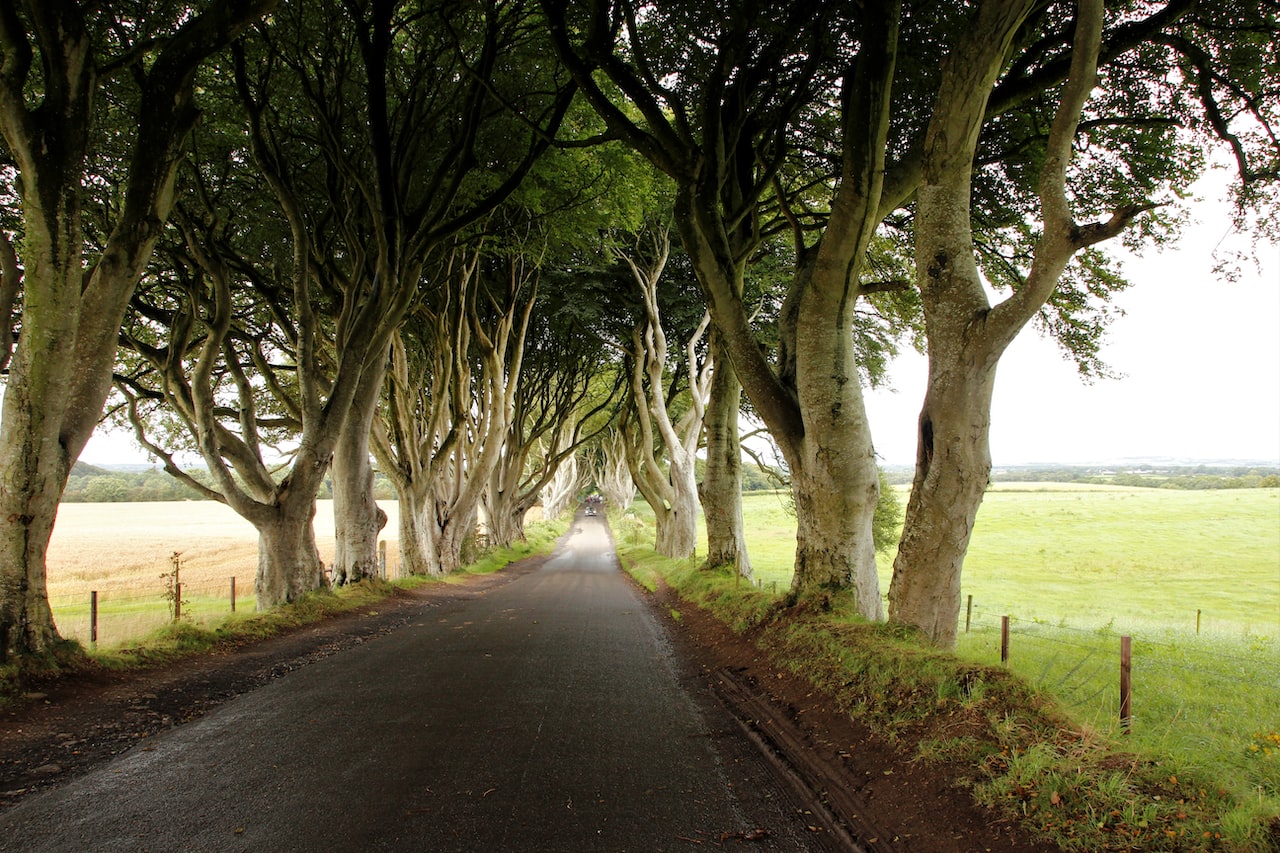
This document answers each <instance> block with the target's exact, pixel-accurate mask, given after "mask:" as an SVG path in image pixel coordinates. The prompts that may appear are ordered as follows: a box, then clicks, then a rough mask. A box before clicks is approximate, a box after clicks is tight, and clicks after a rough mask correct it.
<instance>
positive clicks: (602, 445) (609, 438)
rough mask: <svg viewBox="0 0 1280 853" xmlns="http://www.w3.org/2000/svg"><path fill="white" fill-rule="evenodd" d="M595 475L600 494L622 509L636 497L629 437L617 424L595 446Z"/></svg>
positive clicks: (593, 457) (593, 466)
mask: <svg viewBox="0 0 1280 853" xmlns="http://www.w3.org/2000/svg"><path fill="white" fill-rule="evenodd" d="M590 458H591V476H592V478H593V479H594V480H595V482H596V486H597V487H598V488H599V489H600V494H601V495H603V496H604V499H605V501H607V502H608V504H609V505H610V506H613V507H617V509H618V512H626V511H627V510H628V509H630V508H631V504H632V502H633V501H634V500H635V494H636V484H635V481H633V480H632V479H631V469H630V467H629V466H628V465H627V445H626V438H625V437H624V436H623V434H622V430H621V429H619V428H618V427H617V426H616V425H615V426H613V427H611V428H610V429H609V430H608V431H607V432H605V433H604V434H603V435H602V436H601V437H600V439H599V440H598V441H597V442H596V444H595V446H594V447H593V448H592V449H591V457H590Z"/></svg>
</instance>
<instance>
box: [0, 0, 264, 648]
mask: <svg viewBox="0 0 1280 853" xmlns="http://www.w3.org/2000/svg"><path fill="white" fill-rule="evenodd" d="M274 5H275V3H274V2H273V0H228V2H223V3H213V4H196V6H195V7H193V6H192V4H189V3H183V4H161V5H160V6H159V7H154V6H151V5H148V6H146V7H140V8H136V9H133V8H122V7H121V5H120V4H113V5H103V4H96V3H79V2H44V0H38V2H20V3H5V4H3V5H2V6H0V51H2V55H0V133H2V134H3V137H4V144H5V147H6V149H7V156H8V158H11V159H10V163H11V168H12V170H13V171H12V172H10V173H9V178H10V180H9V184H10V185H9V187H8V190H9V191H10V192H11V193H12V194H13V196H14V197H16V198H17V200H18V202H19V204H20V205H21V209H22V223H21V228H22V231H21V234H20V236H19V239H18V241H17V243H16V251H13V250H12V248H13V247H12V246H11V241H10V240H9V239H8V238H7V237H6V238H5V239H4V240H0V244H2V246H0V249H2V250H0V255H2V256H3V257H4V259H5V263H4V264H3V267H2V269H3V277H4V282H3V286H2V287H0V296H2V297H3V299H4V303H3V305H2V306H0V308H2V309H3V311H4V314H5V317H6V318H7V317H8V316H9V315H10V314H11V313H12V311H13V308H14V306H15V302H17V303H18V304H20V308H19V309H18V313H19V314H20V318H19V327H20V332H19V333H18V335H17V337H16V342H15V341H14V340H13V337H12V335H11V334H10V335H7V342H8V343H10V344H11V345H14V346H16V349H14V351H13V353H12V357H10V356H9V353H8V352H6V353H5V360H6V361H7V363H8V377H7V379H6V382H5V394H4V404H3V405H4V407H3V423H2V424H0V516H2V517H3V518H4V519H5V521H4V526H3V528H2V530H3V533H2V534H0V661H3V660H6V659H8V658H9V657H10V656H13V655H26V654H31V653H39V652H41V651H43V650H45V649H46V648H48V646H49V644H50V643H51V642H53V641H54V640H55V639H56V638H57V630H56V628H55V627H54V624H53V618H52V614H51V612H50V610H49V604H48V597H47V592H46V579H45V554H46V551H47V549H48V543H49V536H50V534H51V533H52V530H53V522H54V516H55V514H56V512H57V506H58V500H59V497H60V495H61V494H62V491H63V489H64V488H65V487H66V482H67V477H68V475H69V472H70V470H71V466H72V465H73V464H74V463H75V461H76V458H77V457H78V456H79V454H80V451H81V450H82V449H83V448H84V445H85V443H86V442H87V441H88V440H89V437H90V435H91V434H92V433H93V429H94V427H95V426H96V425H97V423H98V419H99V418H100V417H101V415H102V407H103V404H104V402H105V400H106V397H107V394H108V393H109V390H110V388H111V371H112V365H113V363H114V357H115V352H116V333H117V331H118V329H119V328H120V323H121V320H122V317H123V315H124V311H125V308H126V306H127V305H128V302H129V297H130V295H131V294H132V292H133V289H134V287H135V286H136V284H137V282H138V278H139V276H140V275H141V273H142V270H143V268H144V267H145V266H146V263H147V260H148V258H149V257H150V254H151V251H152V248H153V247H154V245H155V241H156V239H157V238H158V237H159V234H160V230H161V227H162V226H163V223H164V221H165V220H166V219H167V217H168V216H169V212H170V210H171V207H172V204H173V180H174V171H175V169H176V168H177V163H178V160H179V157H180V154H181V150H182V146H183V144H184V142H185V140H186V136H187V132H188V131H189V130H190V128H191V126H192V125H193V124H194V123H195V121H196V120H197V118H198V116H199V109H198V108H197V106H196V98H195V89H194V80H195V75H196V72H197V70H198V69H199V67H200V65H201V63H203V62H205V61H206V60H207V59H208V58H209V57H210V56H211V55H213V54H215V53H217V52H218V51H220V50H221V49H222V48H224V47H225V46H226V45H227V44H228V43H229V42H230V41H231V40H232V39H234V38H235V37H236V36H237V35H238V34H239V33H240V32H241V31H243V30H244V28H245V27H246V26H248V25H249V24H250V23H251V22H252V21H254V20H255V19H257V18H259V17H261V16H262V15H263V14H264V13H265V12H266V11H268V10H269V9H271V8H272V7H273V6H274ZM144 12H145V14H144ZM121 147H123V149H124V150H119V149H120V148H121ZM108 149H113V150H117V151H118V153H119V156H120V158H121V159H120V161H119V162H118V163H108V159H109V158H108V157H105V156H104V157H102V158H101V159H99V158H98V156H97V155H99V154H100V153H105V152H106V151H107V150H108ZM112 167H115V168H117V169H118V171H116V172H114V173H113V174H109V175H107V174H101V173H99V172H98V171H97V170H100V169H106V168H112ZM103 190H105V191H106V193H107V194H108V195H109V196H110V198H104V197H98V196H97V193H99V192H101V191H103ZM117 191H118V195H117V194H116V192H117ZM86 204H101V205H102V206H103V208H104V209H109V210H110V211H111V213H110V216H111V221H110V224H109V230H108V231H106V232H104V233H102V234H100V235H97V236H96V237H95V238H90V235H89V233H88V232H87V230H86V227H85V225H86V223H85V220H84V208H85V206H86ZM99 240H100V242H99ZM19 279H20V283H19ZM6 325H7V323H6Z"/></svg>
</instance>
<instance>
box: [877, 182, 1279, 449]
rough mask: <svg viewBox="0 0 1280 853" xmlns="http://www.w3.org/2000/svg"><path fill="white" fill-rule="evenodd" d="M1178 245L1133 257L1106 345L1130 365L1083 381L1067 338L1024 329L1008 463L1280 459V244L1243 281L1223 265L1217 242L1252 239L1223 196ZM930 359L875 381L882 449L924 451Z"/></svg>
mask: <svg viewBox="0 0 1280 853" xmlns="http://www.w3.org/2000/svg"><path fill="white" fill-rule="evenodd" d="M1201 209H1202V210H1201V213H1202V215H1201V217H1200V218H1201V219H1202V220H1203V221H1202V223H1201V224H1200V225H1197V226H1195V227H1193V228H1191V229H1189V230H1188V235H1187V238H1186V239H1184V240H1183V241H1182V244H1181V245H1180V246H1178V247H1176V248H1166V249H1165V250H1164V251H1163V252H1160V253H1156V252H1154V251H1150V252H1148V253H1147V255H1146V256H1145V257H1143V258H1130V259H1127V260H1126V262H1125V270H1126V272H1127V274H1128V275H1129V277H1130V280H1131V281H1133V282H1134V285H1133V287H1131V288H1130V289H1129V290H1127V291H1125V292H1124V293H1121V294H1119V295H1118V296H1117V298H1116V304H1117V305H1118V306H1119V307H1121V308H1122V309H1124V311H1125V316H1123V317H1120V318H1118V319H1117V320H1116V321H1115V322H1114V323H1113V324H1112V326H1111V328H1110V331H1109V333H1108V335H1107V343H1106V345H1105V346H1104V347H1103V349H1102V357H1103V359H1104V360H1105V361H1106V362H1107V364H1108V365H1110V366H1111V368H1112V369H1113V370H1114V371H1115V372H1116V373H1118V374H1120V375H1121V377H1122V378H1119V379H1100V380H1096V381H1094V382H1093V384H1088V385H1086V384H1084V383H1083V382H1082V381H1081V380H1080V377H1079V374H1078V373H1077V371H1076V368H1075V365H1074V364H1073V363H1072V362H1069V361H1067V360H1065V359H1064V358H1063V357H1062V355H1061V351H1060V350H1059V348H1058V346H1057V344H1056V343H1054V342H1053V341H1051V340H1048V339H1046V338H1043V337H1041V336H1040V335H1039V334H1038V333H1037V331H1036V330H1035V329H1034V328H1028V329H1026V330H1025V331H1024V332H1023V333H1022V335H1020V336H1019V337H1018V339H1017V340H1016V341H1015V342H1014V343H1013V345H1012V346H1011V347H1010V349H1009V351H1008V352H1007V353H1006V354H1005V356H1004V358H1003V359H1001V361H1000V367H999V369H998V371H997V378H996V392H995V401H994V405H993V411H992V427H991V454H992V459H993V461H994V463H995V464H996V465H1016V464H1021V463H1031V462H1067V463H1090V462H1108V461H1113V460H1121V459H1129V458H1138V457H1174V458H1178V459H1203V460H1228V459H1230V460H1235V459H1245V460H1258V461H1265V462H1269V463H1270V464H1273V465H1275V464H1280V246H1276V245H1268V246H1264V247H1262V248H1261V249H1260V251H1259V254H1260V260H1261V264H1262V269H1261V270H1258V271H1255V270H1253V269H1252V268H1249V269H1246V270H1245V271H1244V273H1243V274H1242V275H1241V277H1240V279H1239V280H1238V281H1237V282H1225V281H1221V280H1220V279H1218V278H1216V277H1215V276H1214V274H1213V265H1214V251H1215V249H1218V250H1222V249H1226V248H1232V247H1234V248H1244V247H1246V246H1248V243H1247V241H1246V240H1244V239H1243V238H1242V237H1241V236H1240V235H1236V234H1232V233H1231V230H1230V227H1229V225H1228V224H1227V220H1226V216H1225V209H1226V208H1225V205H1221V204H1214V203H1213V202H1212V201H1206V202H1205V203H1204V204H1203V205H1201ZM925 377H926V363H925V360H924V358H923V357H921V356H916V355H915V354H914V353H908V356H907V357H904V358H902V359H900V360H899V362H898V363H897V365H896V366H895V368H894V370H893V383H892V384H893V387H894V391H874V392H870V393H869V394H868V400H867V408H868V414H869V416H870V418H871V423H872V429H873V434H874V436H875V442H876V451H877V453H878V454H879V455H880V457H881V459H882V460H883V461H884V462H886V463H889V464H898V463H902V464H910V463H912V462H913V461H914V459H915V423H916V417H917V415H918V414H919V410H920V401H921V400H922V399H923V394H924V386H925Z"/></svg>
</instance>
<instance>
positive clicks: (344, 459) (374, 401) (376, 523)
mask: <svg viewBox="0 0 1280 853" xmlns="http://www.w3.org/2000/svg"><path fill="white" fill-rule="evenodd" d="M384 373H385V363H384V362H375V363H371V364H369V365H368V366H367V367H366V368H365V371H364V374H363V375H362V376H361V378H360V388H359V390H358V391H357V392H356V399H355V400H354V401H353V402H352V405H351V411H350V412H348V413H347V418H346V420H345V421H344V422H343V426H342V432H341V433H340V434H339V435H338V443H337V445H336V446H335V447H334V452H333V464H332V466H331V467H330V472H331V474H332V475H333V524H334V535H335V538H336V542H335V546H334V558H333V583H334V584H335V585H337V586H341V585H342V584H345V583H357V582H358V581H361V580H364V579H365V578H370V577H377V576H378V571H379V561H378V533H379V532H380V531H381V530H382V528H383V527H385V526H386V524H387V514H386V513H385V512H383V511H382V510H381V509H379V508H378V504H377V503H376V502H375V501H374V498H373V465H372V464H371V462H370V451H369V432H370V430H371V429H372V427H373V419H374V417H375V415H376V412H377V405H378V396H379V393H380V392H381V390H382V378H383V374H384Z"/></svg>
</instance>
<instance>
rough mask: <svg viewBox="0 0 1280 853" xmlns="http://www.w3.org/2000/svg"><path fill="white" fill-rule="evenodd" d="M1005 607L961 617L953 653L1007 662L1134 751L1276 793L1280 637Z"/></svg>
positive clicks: (1191, 620)
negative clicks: (1121, 626)
mask: <svg viewBox="0 0 1280 853" xmlns="http://www.w3.org/2000/svg"><path fill="white" fill-rule="evenodd" d="M1000 610H1003V608H999V607H995V608H982V607H978V608H975V607H974V606H973V604H972V602H971V601H970V602H968V603H967V606H966V609H965V612H964V613H962V614H961V620H962V624H961V631H962V633H961V636H960V641H959V644H958V652H959V654H960V655H961V656H962V657H965V658H968V659H972V660H977V661H979V662H982V663H989V664H993V665H1004V666H1007V667H1008V668H1009V669H1010V670H1011V671H1013V672H1016V673H1018V674H1019V675H1021V676H1022V677H1023V678H1025V679H1026V680H1027V681H1029V682H1031V683H1032V684H1034V685H1035V686H1037V687H1038V688H1040V689H1042V690H1045V691H1047V692H1049V693H1051V694H1053V695H1054V696H1055V697H1056V698H1057V699H1058V700H1059V701H1060V702H1061V703H1062V704H1063V705H1065V706H1066V707H1067V708H1068V709H1070V711H1071V712H1072V715H1073V716H1074V717H1075V718H1076V719H1077V721H1079V722H1081V723H1083V724H1085V725H1087V726H1089V727H1090V728H1092V729H1094V730H1097V731H1101V732H1104V733H1109V734H1116V735H1121V736H1123V737H1124V738H1125V739H1127V740H1130V741H1131V742H1132V744H1133V745H1134V746H1135V747H1136V748H1141V749H1143V750H1144V751H1150V752H1153V753H1155V754H1170V755H1178V756H1180V757H1181V758H1182V759H1184V760H1185V761H1187V762H1189V763H1190V764H1191V765H1193V766H1213V767H1215V768H1216V772H1217V773H1218V774H1219V775H1221V774H1222V773H1223V772H1226V773H1227V774H1229V775H1231V776H1233V777H1236V778H1238V779H1239V780H1240V781H1241V782H1242V783H1244V784H1245V785H1246V786H1247V787H1249V788H1256V789H1257V791H1258V794H1259V796H1270V797H1276V796H1280V713H1278V712H1277V710H1276V709H1277V707H1280V665H1278V664H1280V642H1278V641H1277V639H1276V638H1274V637H1271V638H1268V637H1259V636H1253V635H1250V634H1248V633H1243V632H1242V633H1241V634H1240V635H1239V636H1230V635H1223V634H1214V635H1208V634H1201V633H1198V630H1197V629H1196V627H1193V626H1195V625H1196V622H1197V621H1198V620H1199V614H1196V615H1195V616H1193V615H1191V614H1188V619H1187V622H1186V628H1185V629H1183V630H1171V629H1167V628H1165V629H1162V628H1158V627H1154V626H1153V627H1145V626H1139V627H1136V628H1132V629H1130V630H1128V631H1126V632H1125V633H1120V632H1118V631H1116V630H1114V628H1113V627H1111V626H1103V627H1098V628H1086V627H1076V626H1071V625H1068V624H1065V623H1064V622H1056V623H1049V622H1046V621H1042V620H1035V619H1019V618H1017V617H1016V616H1012V615H1008V614H1006V613H1002V612H999V611H1000Z"/></svg>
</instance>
